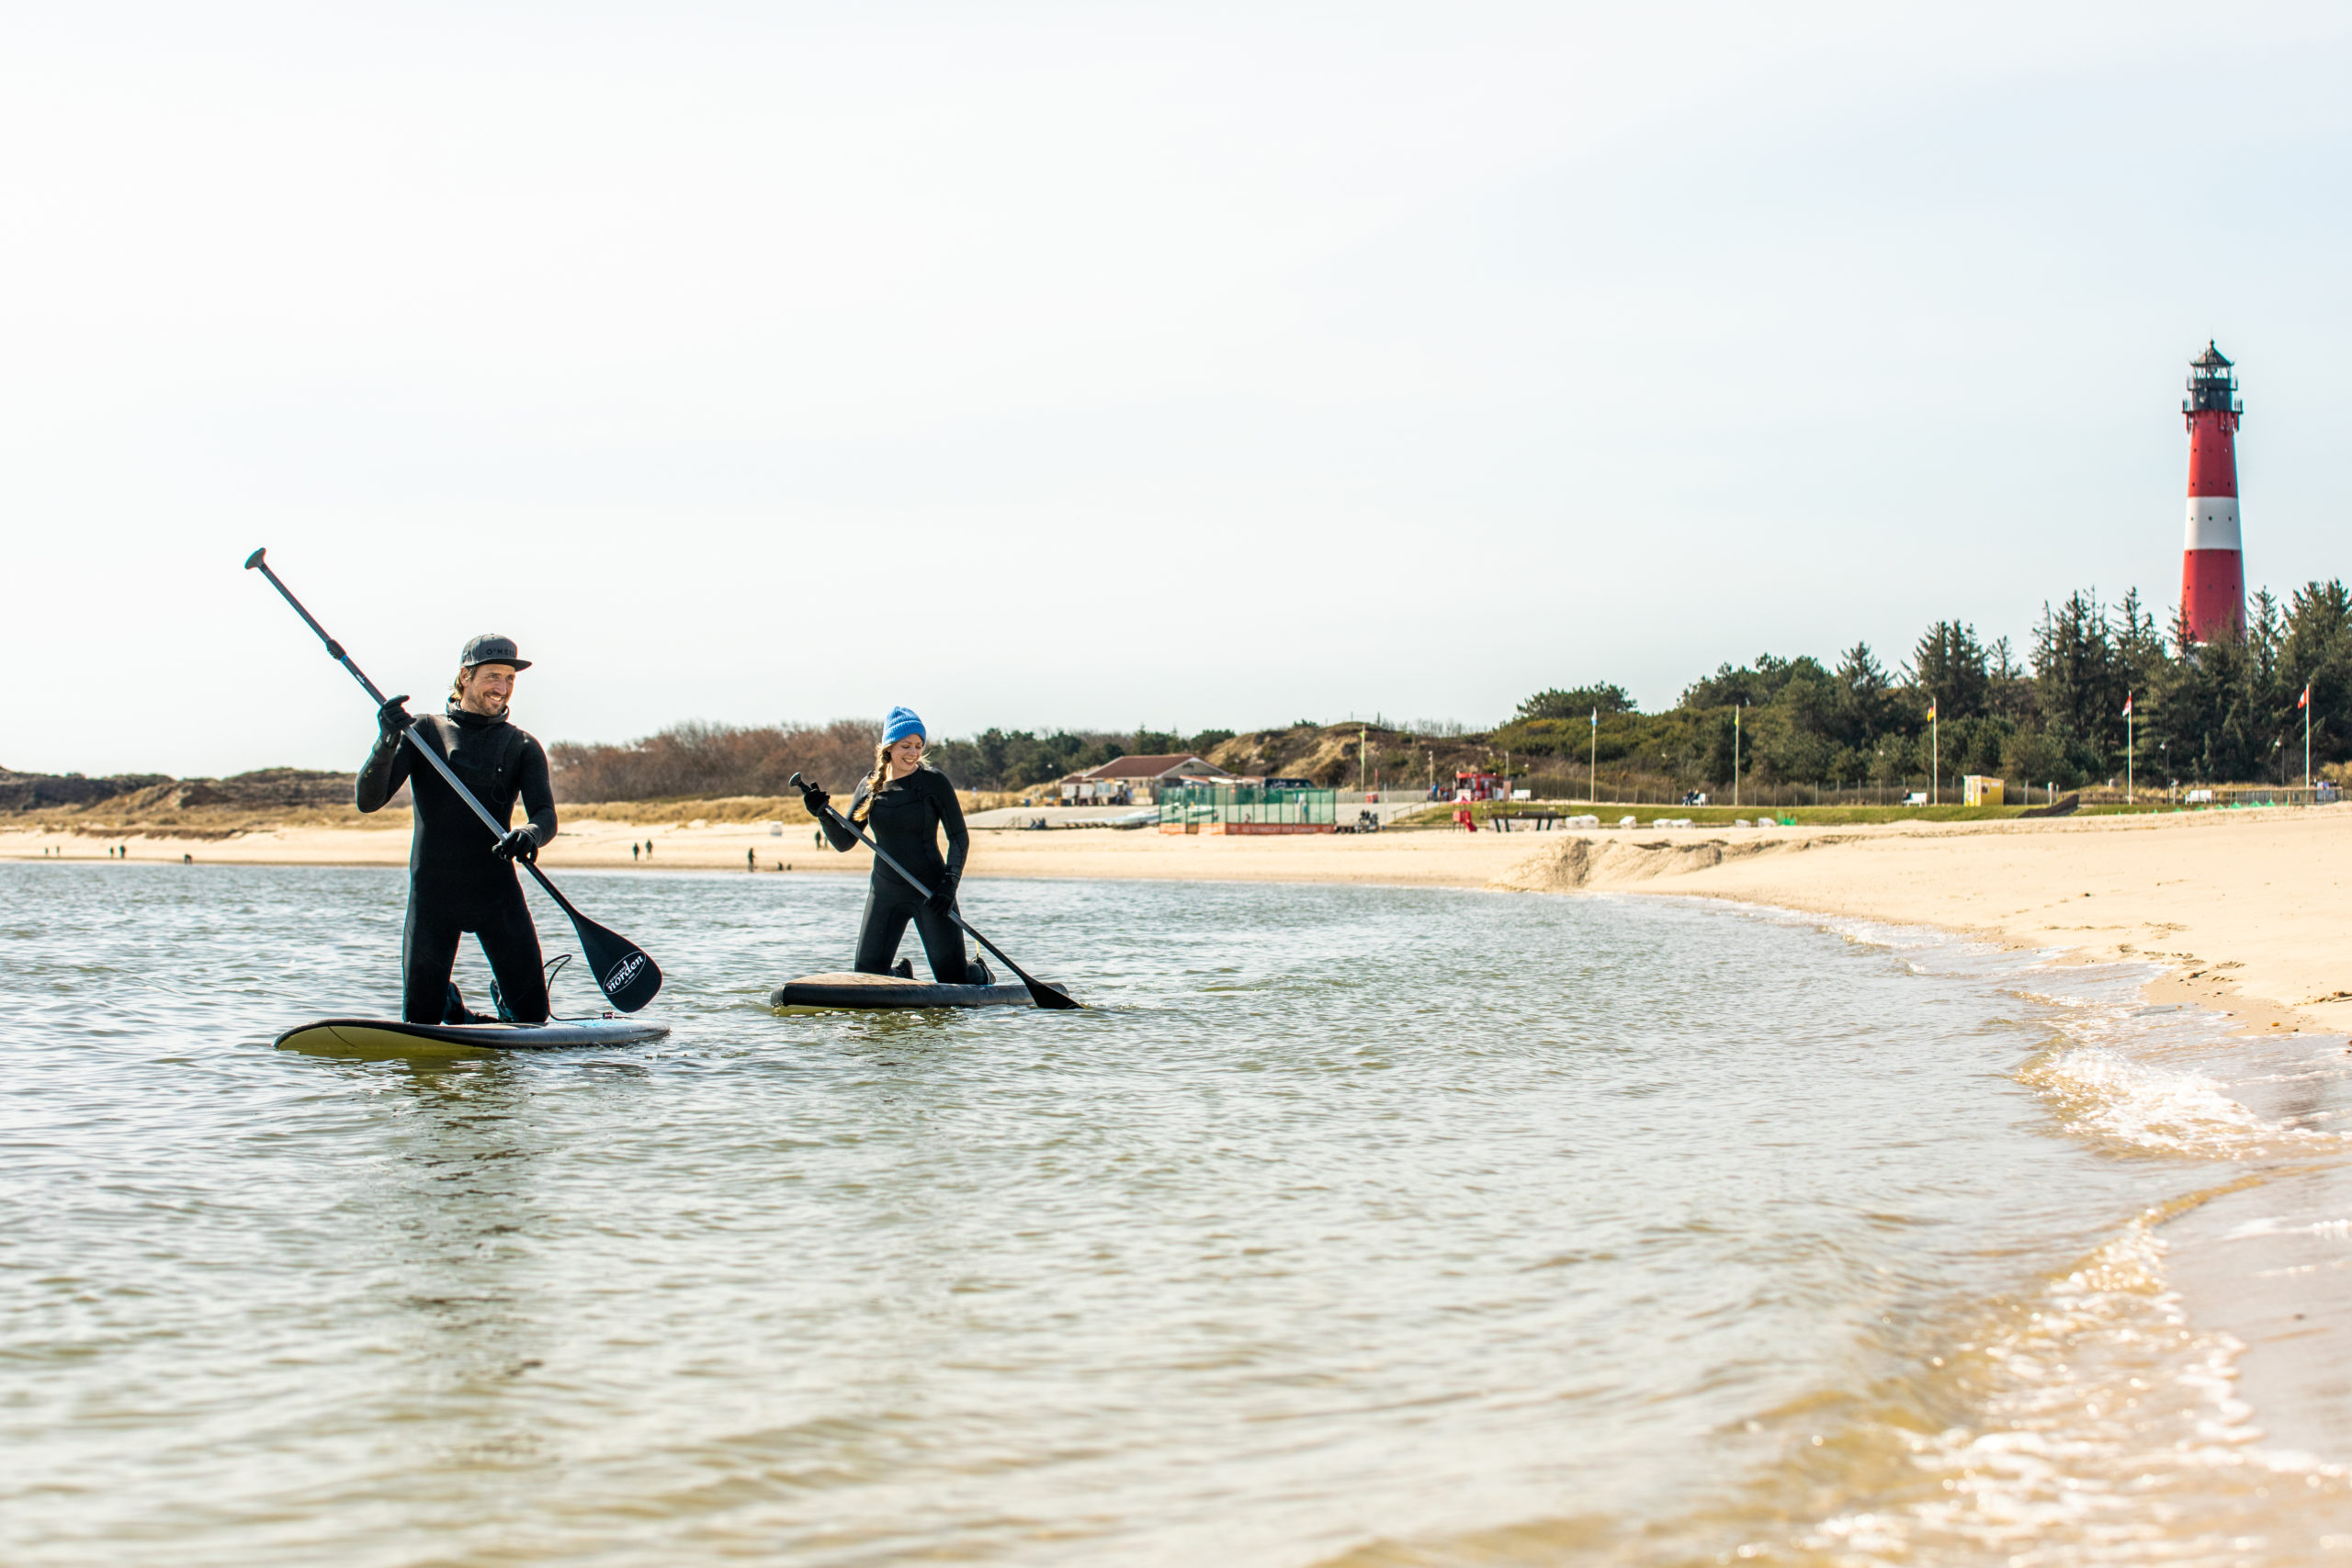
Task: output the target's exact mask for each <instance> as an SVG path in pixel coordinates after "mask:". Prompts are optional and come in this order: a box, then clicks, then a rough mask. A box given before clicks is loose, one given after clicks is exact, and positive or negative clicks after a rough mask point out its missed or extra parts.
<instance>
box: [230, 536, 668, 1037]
mask: <svg viewBox="0 0 2352 1568" xmlns="http://www.w3.org/2000/svg"><path fill="white" fill-rule="evenodd" d="M267 553H268V552H267V550H266V549H260V550H255V551H254V553H253V554H252V555H249V556H247V557H246V558H245V570H248V571H253V570H258V571H259V572H260V573H261V574H262V575H263V576H264V577H266V578H267V579H269V585H270V586H271V587H272V588H275V589H277V592H279V593H280V594H282V595H283V596H284V597H285V600H286V602H287V603H288V604H291V605H293V606H294V613H295V614H296V615H300V616H301V617H302V624H303V625H304V626H309V627H310V628H311V630H312V631H314V632H316V633H318V636H319V640H320V641H321V642H322V643H324V644H326V646H327V654H328V656H329V657H330V658H332V659H334V661H335V662H336V663H338V664H340V665H342V666H343V667H344V668H345V670H348V671H351V678H352V679H353V680H355V681H356V682H359V687H360V690H362V691H364V692H366V693H367V694H368V695H369V696H370V697H372V698H374V699H375V703H376V706H377V707H378V708H379V709H381V708H382V707H383V705H384V694H383V693H382V692H380V691H379V690H377V687H376V682H373V681H370V680H369V679H368V675H367V672H366V671H363V670H361V669H360V668H359V666H358V665H356V664H355V663H353V662H352V661H351V655H349V654H348V653H345V651H344V650H343V644H341V643H339V642H337V641H335V640H334V638H333V637H329V636H328V635H327V629H326V627H324V626H321V625H319V623H318V619H317V617H315V616H314V615H311V612H310V611H308V610H306V609H304V608H303V607H302V601H300V599H297V598H295V597H294V591H293V590H292V589H290V588H288V587H287V586H286V584H285V582H284V581H281V580H280V579H279V578H278V575H277V573H276V572H274V571H272V570H270V569H269V563H268V562H267V561H266V560H264V559H262V557H263V556H264V555H266V554H267ZM401 734H402V735H404V736H406V737H407V739H408V743H409V744H410V745H411V746H413V747H414V748H416V753H417V755H418V756H420V757H423V758H424V760H425V761H428V762H430V763H432V764H433V769H434V771H435V773H439V774H440V775H441V777H442V778H443V779H444V780H445V781H447V784H448V785H449V787H450V788H451V789H453V790H455V791H457V792H458V799H459V800H462V801H464V802H465V803H466V804H467V805H468V806H469V807H471V808H472V809H473V814H474V815H475V816H476V817H479V818H481V825H482V826H483V827H485V828H487V829H490V830H491V832H492V835H493V836H495V837H498V838H504V837H505V836H506V829H505V827H504V826H503V824H502V823H500V821H499V820H498V818H495V817H492V815H491V814H490V810H489V808H488V807H485V806H483V805H482V803H481V801H479V800H476V799H475V798H474V792H473V791H471V790H469V789H468V788H467V787H466V786H465V783H464V781H462V780H460V779H459V778H458V775H457V773H456V772H455V770H453V769H452V768H451V767H450V766H449V763H448V760H447V758H445V757H443V756H442V755H441V753H440V752H438V751H435V750H434V749H433V748H432V747H430V746H427V745H426V744H425V743H424V726H423V725H421V724H420V723H418V722H417V721H416V720H415V719H413V718H412V719H411V720H410V721H409V726H408V728H406V729H404V730H402V731H401ZM516 858H518V859H520V858H521V857H519V856H518V857H516ZM523 869H524V870H526V871H527V872H529V873H530V874H531V875H532V876H533V877H535V878H537V881H538V884H539V886H541V887H542V888H544V889H545V890H546V892H547V896H548V897H550V898H552V899H554V900H555V901H556V907H557V908H560V909H561V910H562V911H563V912H564V913H565V914H566V915H568V916H570V917H571V929H572V930H573V931H575V932H577V933H578V935H579V937H580V951H581V952H582V953H585V954H586V955H587V958H588V970H589V973H590V974H592V975H594V976H595V977H596V987H597V989H599V990H601V991H603V992H604V993H605V999H606V1000H608V1001H610V1002H611V1003H612V1004H613V1005H614V1006H615V1007H616V1008H618V1009H620V1010H621V1011H623V1012H635V1011H636V1010H638V1009H639V1008H641V1007H643V1006H644V1005H645V1004H646V1003H648V1002H650V1001H651V1000H652V999H653V994H654V993H655V992H656V991H658V990H660V989H661V988H662V971H661V969H660V968H659V967H658V966H657V965H656V964H654V962H653V960H652V959H651V958H650V957H648V956H647V955H646V953H645V952H644V951H643V950H642V949H641V948H639V946H638V945H637V944H636V943H635V942H630V941H629V940H628V939H627V938H626V937H623V936H621V935H620V934H619V933H618V932H616V931H609V930H607V929H606V928H605V927H603V926H600V925H598V924H597V923H596V922H595V921H594V920H592V919H589V918H588V917H587V916H585V915H583V914H582V913H581V912H580V911H579V910H577V909H575V908H572V907H571V899H569V898H567V897H564V896H563V895H562V894H561V893H560V892H559V891H558V890H557V888H556V885H555V884H554V883H552V882H549V881H548V874H547V873H546V872H544V871H541V870H540V869H539V868H538V867H537V865H536V864H534V863H532V862H530V861H527V860H526V861H523Z"/></svg>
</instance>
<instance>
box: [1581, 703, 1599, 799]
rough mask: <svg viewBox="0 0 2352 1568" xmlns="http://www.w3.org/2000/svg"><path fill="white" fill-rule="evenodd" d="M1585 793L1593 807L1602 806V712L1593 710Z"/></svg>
mask: <svg viewBox="0 0 2352 1568" xmlns="http://www.w3.org/2000/svg"><path fill="white" fill-rule="evenodd" d="M1585 766H1586V769H1587V772H1586V773H1585V776H1584V793H1585V794H1586V795H1588V796H1589V798H1590V799H1591V802H1592V804H1593V805H1595V806H1598V805H1600V709H1599V708H1595V709H1593V710H1592V751H1591V753H1590V755H1589V757H1588V758H1587V760H1586V763H1585Z"/></svg>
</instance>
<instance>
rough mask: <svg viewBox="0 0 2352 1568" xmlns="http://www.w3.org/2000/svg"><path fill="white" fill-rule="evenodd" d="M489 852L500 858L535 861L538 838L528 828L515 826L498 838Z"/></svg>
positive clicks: (537, 853) (537, 856)
mask: <svg viewBox="0 0 2352 1568" xmlns="http://www.w3.org/2000/svg"><path fill="white" fill-rule="evenodd" d="M491 853H492V854H494V855H496V856H497V857H498V858H499V859H500V860H527V861H536V860H537V859H538V858H539V840H538V838H537V835H536V834H534V833H533V832H532V831H531V830H530V829H528V828H516V829H512V830H511V831H509V832H508V833H507V835H506V837H504V838H503V839H501V840H498V844H497V847H496V848H494V849H492V851H491Z"/></svg>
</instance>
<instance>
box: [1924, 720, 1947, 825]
mask: <svg viewBox="0 0 2352 1568" xmlns="http://www.w3.org/2000/svg"><path fill="white" fill-rule="evenodd" d="M1938 712H1939V709H1938V707H1937V705H1936V704H1934V703H1929V704H1928V749H1929V751H1930V753H1931V756H1930V758H1929V761H1928V805H1930V806H1941V805H1942V804H1943V803H1944V728H1943V720H1942V719H1941V718H1940V717H1939V716H1938Z"/></svg>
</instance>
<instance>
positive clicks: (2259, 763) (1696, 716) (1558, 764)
mask: <svg viewBox="0 0 2352 1568" xmlns="http://www.w3.org/2000/svg"><path fill="white" fill-rule="evenodd" d="M2306 688H2308V690H2309V691H2310V694H2311V705H2310V709H2309V714H2310V719H2311V757H2312V767H2313V769H2314V770H2315V771H2316V770H2318V769H2320V768H2321V767H2323V766H2336V767H2339V768H2340V767H2341V765H2342V764H2345V763H2346V762H2347V761H2352V593H2347V592H2346V589H2345V586H2344V584H2343V582H2342V581H2326V582H2312V583H2308V584H2306V585H2305V586H2304V587H2302V588H2301V589H2300V590H2298V591H2297V592H2295V593H2294V594H2293V595H2292V596H2291V597H2290V598H2289V599H2288V600H2286V601H2285V602H2283V603H2282V602H2281V601H2279V600H2278V598H2277V597H2276V596H2274V595H2273V594H2271V593H2270V592H2268V591H2267V590H2266V591H2264V592H2258V593H2256V594H2255V595H2254V597H2253V600H2252V602H2251V603H2250V604H2249V605H2248V607H2247V616H2246V624H2245V626H2244V627H2243V628H2242V631H2241V634H2240V635H2238V636H2236V637H2229V638H2224V639H2221V640H2217V641H2212V642H2207V643H2197V642H2194V641H2192V640H2191V639H2190V637H2188V628H2187V626H2186V625H2185V623H2184V622H2182V620H2181V619H2180V618H2179V616H2178V615H2177V614H2176V615H2175V616H2174V617H2173V619H2172V620H2171V621H2170V623H2169V624H2166V625H2163V626H2160V625H2159V624H2158V623H2157V621H2156V619H2155V617H2154V615H2153V614H2151V613H2150V611H2149V610H2148V609H2147V607H2146V606H2145V605H2144V604H2143V603H2142V602H2141V600H2140V598H2139V595H2138V594H2137V593H2136V592H2133V593H2128V594H2126V595H2125V596H2124V598H2123V599H2122V601H2121V602H2120V604H2104V603H2102V602H2101V601H2100V599H2099V597H2098V592H2097V591H2096V590H2095V589H2093V590H2085V591H2082V592H2076V593H2073V594H2070V595H2068V597H2067V598H2066V599H2065V601H2064V603H2062V604H2046V605H2044V606H2043V609H2042V614H2041V620H2040V621H2039V623H2038V624H2037V625H2036V626H2035V627H2034V629H2033V635H2032V643H2031V646H2030V648H2028V649H2025V650H2023V659H2022V661H2020V658H2019V654H2018V650H2017V649H2012V648H2011V647H2010V645H2009V641H2008V639H2007V638H2006V637H2002V638H1997V639H1995V640H1993V641H1992V642H1989V643H1987V642H1985V641H1984V640H1983V639H1981V638H1980V637H1978V636H1977V634H1976V631H1975V629H1974V627H1973V626H1969V625H1967V624H1965V623H1962V622H1960V621H1938V622H1937V623H1935V624H1934V625H1933V626H1929V627H1928V629H1927V631H1926V632H1925V633H1924V634H1923V635H1922V636H1921V637H1920V638H1919V640H1918V642H1917V646H1916V647H1915V648H1914V649H1912V651H1911V657H1910V659H1909V660H1908V661H1907V662H1905V663H1902V664H1900V665H1898V666H1897V667H1895V668H1893V669H1890V668H1888V667H1887V666H1886V665H1885V664H1884V663H1883V661H1882V660H1881V659H1880V657H1879V656H1878V655H1877V654H1875V653H1874V652H1873V651H1872V650H1871V648H1870V646H1869V645H1868V644H1867V643H1857V644H1856V645H1855V646H1854V647H1852V648H1851V649H1848V650H1847V651H1846V653H1845V654H1844V656H1843V657H1842V658H1840V659H1839V660H1838V662H1837V663H1836V665H1835V666H1834V667H1832V666H1828V665H1825V664H1823V663H1822V662H1821V661H1819V660H1815V659H1814V658H1812V657H1810V656H1804V655H1800V656H1797V657H1794V658H1789V659H1782V658H1777V657H1774V656H1772V655H1770V654H1767V655H1764V656H1761V657H1759V658H1758V659H1757V660H1754V661H1753V662H1752V663H1749V664H1746V665H1742V666H1739V667H1737V668H1734V667H1733V666H1731V665H1728V664H1726V665H1724V666H1723V667H1722V668H1720V669H1718V670H1717V671H1715V672H1714V673H1713V675H1710V676H1708V677H1706V678H1705V679H1703V680H1701V681H1699V682H1695V683H1694V684H1693V685H1691V687H1690V688H1689V689H1688V690H1687V691H1685V692H1684V693H1683V694H1682V696H1681V699H1680V701H1679V703H1678V704H1677V705H1675V706H1674V707H1673V708H1671V709H1669V710H1668V711H1667V712H1665V713H1659V714H1644V713H1641V712H1639V711H1638V710H1637V709H1636V707H1635V706H1634V703H1633V702H1632V701H1631V700H1630V699H1629V698H1628V697H1627V696H1626V694H1625V693H1624V692H1623V689H1622V688H1620V687H1617V686H1614V685H1599V686H1588V687H1579V688H1575V689H1555V690H1550V691H1545V692H1540V693H1538V694H1535V695H1534V696H1532V697H1530V698H1529V699H1528V700H1527V701H1526V702H1525V703H1522V704H1521V705H1520V709H1519V712H1518V715H1517V716H1516V717H1514V718H1513V719H1512V721H1511V722H1510V723H1509V724H1507V725H1505V726H1504V727H1503V728H1501V729H1499V730H1498V731H1497V732H1496V734H1495V737H1494V739H1495V743H1496V745H1497V746H1498V747H1502V748H1507V749H1510V750H1513V751H1515V752H1516V754H1517V755H1518V756H1520V757H1521V758H1525V759H1529V760H1530V761H1532V763H1533V764H1534V765H1535V767H1537V768H1538V769H1539V770H1540V769H1545V768H1549V769H1553V770H1557V771H1560V772H1563V773H1567V772H1572V771H1574V765H1575V764H1578V763H1588V762H1591V763H1597V765H1598V766H1599V767H1600V768H1602V769H1604V770H1615V771H1619V772H1623V771H1625V770H1629V769H1630V770H1633V771H1636V772H1640V773H1657V774H1664V775H1667V776H1671V777H1675V778H1679V779H1684V780H1690V781H1692V782H1695V783H1701V784H1724V783H1726V782H1728V781H1729V779H1730V778H1731V776H1732V768H1733V748H1734V744H1735V733H1734V730H1735V727H1734V713H1735V710H1736V711H1737V713H1738V724H1737V738H1736V739H1737V744H1738V747H1739V772H1740V774H1741V776H1742V777H1743V778H1748V779H1753V780H1755V781H1756V782H1757V783H1759V784H1829V785H1838V784H1843V785H1847V786H1849V787H1850V786H1852V785H1854V784H1895V783H1902V782H1905V781H1910V780H1917V779H1924V778H1926V777H1927V776H1928V773H1929V770H1930V767H1931V764H1932V761H1933V760H1932V759H1931V756H1930V752H1931V750H1938V751H1939V753H1940V768H1941V772H1942V773H1943V776H1944V777H1945V778H1946V779H1954V778H1957V777H1958V776H1959V775H1960V774H1962V773H1990V774H1995V775H1997V776H2000V777H2003V778H2006V779H2007V780H2009V781H2010V782H2011V784H2013V785H2014V784H2057V785H2058V786H2060V787H2062V788H2073V787H2075V786H2078V785H2082V784H2093V783H2104V782H2105V781H2107V780H2108V779H2110V778H2115V779H2120V778H2121V777H2122V776H2123V773H2124V769H2125V755H2124V750H2125V735H2126V726H2125V719H2124V711H2123V710H2124V704H2125V701H2126V699H2127V698H2128V699H2129V700H2130V702H2131V726H2130V736H2131V753H2132V766H2133V772H2134V773H2136V774H2137V776H2138V778H2139V779H2140V780H2141V781H2142V782H2143V784H2151V785H2157V784H2166V783H2179V784H2229V783H2246V784H2252V783H2271V784H2278V783H2293V782H2300V780H2301V772H2302V766H2303V733H2304V730H2303V720H2304V713H2305V710H2304V709H2303V708H2302V707H2301V697H2302V694H2303V693H2304V691H2305V690H2306ZM1931 706H1932V709H1933V711H1934V713H1935V714H1936V716H1937V718H1938V719H1939V723H1938V724H1936V725H1935V726H1933V727H1932V728H1931V726H1930V722H1929V713H1930V709H1931ZM1594 715H1598V719H1599V722H1598V725H1597V726H1596V725H1595V724H1594V723H1593V716H1594Z"/></svg>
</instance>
